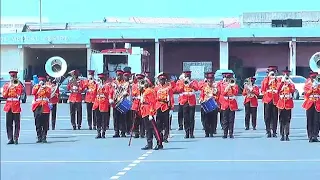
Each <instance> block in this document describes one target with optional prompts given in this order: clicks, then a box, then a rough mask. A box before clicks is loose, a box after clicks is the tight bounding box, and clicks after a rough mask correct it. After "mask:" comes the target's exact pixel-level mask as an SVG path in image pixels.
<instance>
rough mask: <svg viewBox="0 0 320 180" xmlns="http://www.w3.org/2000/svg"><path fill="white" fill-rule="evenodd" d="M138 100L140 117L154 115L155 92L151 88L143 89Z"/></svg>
mask: <svg viewBox="0 0 320 180" xmlns="http://www.w3.org/2000/svg"><path fill="white" fill-rule="evenodd" d="M140 102H141V106H140V112H141V117H142V118H144V117H147V116H154V115H155V114H156V110H155V106H156V93H155V92H154V90H153V89H152V88H147V89H145V90H144V91H143V93H142V96H141V99H140Z"/></svg>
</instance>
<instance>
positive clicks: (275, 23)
mask: <svg viewBox="0 0 320 180" xmlns="http://www.w3.org/2000/svg"><path fill="white" fill-rule="evenodd" d="M271 26H272V27H302V19H284V20H272V21H271Z"/></svg>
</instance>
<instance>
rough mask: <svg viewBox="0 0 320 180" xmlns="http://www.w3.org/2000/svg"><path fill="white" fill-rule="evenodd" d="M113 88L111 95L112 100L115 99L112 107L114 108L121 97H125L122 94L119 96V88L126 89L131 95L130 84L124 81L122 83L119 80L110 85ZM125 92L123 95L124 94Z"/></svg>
mask: <svg viewBox="0 0 320 180" xmlns="http://www.w3.org/2000/svg"><path fill="white" fill-rule="evenodd" d="M109 86H110V87H111V90H110V94H111V97H112V98H111V99H113V101H114V103H113V105H112V107H115V106H116V103H117V102H120V99H121V97H123V95H122V94H118V95H117V91H118V89H119V88H124V89H126V90H124V92H126V93H127V95H129V93H130V86H131V85H130V84H129V82H125V81H124V80H122V81H118V80H114V81H113V82H112V83H111V85H109ZM124 92H123V93H124Z"/></svg>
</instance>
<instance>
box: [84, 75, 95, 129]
mask: <svg viewBox="0 0 320 180" xmlns="http://www.w3.org/2000/svg"><path fill="white" fill-rule="evenodd" d="M94 72H95V71H94V70H88V79H87V80H85V81H84V87H83V88H84V89H86V90H87V92H86V96H85V98H84V101H85V102H86V104H87V121H88V126H89V130H92V129H94V130H96V124H97V121H96V117H95V113H93V111H92V106H93V103H94V101H95V97H96V92H95V91H94V90H95V88H96V82H95V79H94Z"/></svg>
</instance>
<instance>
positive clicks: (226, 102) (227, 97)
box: [221, 83, 239, 111]
mask: <svg viewBox="0 0 320 180" xmlns="http://www.w3.org/2000/svg"><path fill="white" fill-rule="evenodd" d="M227 86H228V85H227V83H224V84H221V90H222V91H221V95H222V98H221V110H227V109H228V108H230V110H231V111H236V110H238V103H237V99H236V96H237V95H238V91H239V87H238V85H234V86H233V87H231V88H230V89H229V90H228V91H226V89H227Z"/></svg>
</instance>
